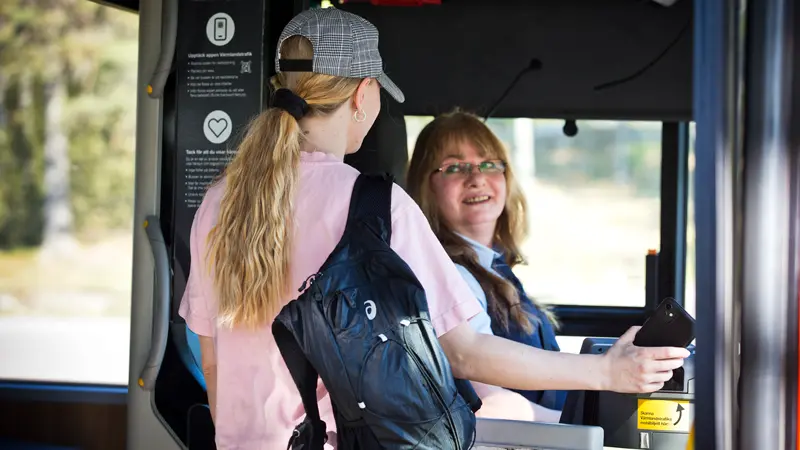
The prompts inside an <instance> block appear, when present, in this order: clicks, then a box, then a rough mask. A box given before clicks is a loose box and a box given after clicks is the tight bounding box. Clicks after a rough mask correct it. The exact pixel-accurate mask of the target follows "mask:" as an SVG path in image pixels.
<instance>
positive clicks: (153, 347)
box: [139, 216, 170, 391]
mask: <svg viewBox="0 0 800 450" xmlns="http://www.w3.org/2000/svg"><path fill="white" fill-rule="evenodd" d="M144 229H145V232H146V233H147V240H148V242H150V248H151V249H152V250H153V259H154V260H155V265H156V286H158V290H157V291H156V292H155V295H154V297H153V331H152V337H151V340H150V350H149V352H148V355H147V362H146V363H145V365H144V369H142V372H141V375H140V376H139V386H140V387H141V388H142V389H144V390H146V391H150V390H152V389H153V387H154V386H155V383H156V377H157V376H158V372H159V370H160V369H161V362H162V361H163V360H164V351H165V350H166V348H167V336H168V334H169V304H170V286H169V276H170V266H169V255H168V254H167V244H166V242H164V234H163V232H162V231H161V222H160V221H159V220H158V217H156V216H147V218H146V220H145V222H144Z"/></svg>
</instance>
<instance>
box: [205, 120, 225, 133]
mask: <svg viewBox="0 0 800 450" xmlns="http://www.w3.org/2000/svg"><path fill="white" fill-rule="evenodd" d="M227 128H228V121H227V120H225V119H211V120H209V121H208V129H209V130H211V132H212V133H214V136H216V137H220V136H221V135H222V133H223V132H224V131H225V130H226V129H227Z"/></svg>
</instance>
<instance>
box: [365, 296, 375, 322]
mask: <svg viewBox="0 0 800 450" xmlns="http://www.w3.org/2000/svg"><path fill="white" fill-rule="evenodd" d="M364 306H366V307H367V319H369V320H372V319H374V318H375V314H377V313H378V311H377V310H376V309H375V308H376V306H375V302H373V301H372V300H367V301H365V302H364Z"/></svg>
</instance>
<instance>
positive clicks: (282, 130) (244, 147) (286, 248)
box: [207, 36, 362, 328]
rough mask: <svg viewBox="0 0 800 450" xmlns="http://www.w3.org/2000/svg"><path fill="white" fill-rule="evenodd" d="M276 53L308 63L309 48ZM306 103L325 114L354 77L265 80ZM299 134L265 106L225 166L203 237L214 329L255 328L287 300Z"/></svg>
mask: <svg viewBox="0 0 800 450" xmlns="http://www.w3.org/2000/svg"><path fill="white" fill-rule="evenodd" d="M281 55H284V57H285V58H289V59H310V58H311V57H312V56H313V49H312V46H311V43H310V42H309V41H308V40H307V39H306V38H303V37H301V36H293V37H290V38H288V39H286V40H285V41H284V43H283V45H282V47H281ZM270 81H271V83H272V85H273V86H274V87H275V88H287V89H290V90H292V91H293V92H294V93H295V94H297V95H298V96H300V97H302V98H303V99H305V101H306V102H307V103H308V105H309V107H310V109H309V113H308V116H321V115H326V114H330V113H332V112H333V111H335V110H336V109H338V108H339V107H340V106H342V105H343V104H344V103H345V102H347V101H348V100H349V99H350V98H351V97H352V96H353V94H354V93H355V92H356V89H357V88H358V85H359V83H360V82H361V81H362V80H361V79H357V78H341V77H333V76H329V75H323V74H317V73H311V72H283V73H279V74H278V75H276V76H274V77H273V78H272V79H271V80H270ZM302 139H303V133H302V131H301V129H300V125H299V123H298V121H297V120H296V119H295V118H294V117H293V116H292V115H291V114H289V113H288V112H286V111H284V110H282V109H278V108H270V109H267V110H265V111H263V112H262V113H261V114H260V115H259V116H257V117H256V118H255V119H253V121H252V122H251V123H250V124H249V126H248V130H247V132H246V134H245V136H244V138H243V139H242V142H241V144H239V147H238V149H237V152H236V156H235V157H234V158H233V159H232V160H231V162H230V164H229V165H228V166H227V167H226V169H225V178H226V184H225V192H224V194H223V196H222V200H221V204H220V211H219V218H218V222H217V224H216V226H215V227H214V228H213V229H212V230H211V232H210V233H209V236H208V255H207V257H208V261H209V264H208V267H209V270H211V271H212V272H213V277H214V286H215V289H216V293H217V295H218V296H219V312H218V320H219V325H220V326H228V327H233V326H239V325H242V326H244V327H248V328H254V327H257V326H260V325H263V324H265V323H268V322H269V321H270V320H272V319H273V318H274V317H275V315H276V314H277V313H278V312H279V311H280V308H281V307H282V306H283V305H282V302H283V300H284V299H285V298H287V296H289V295H290V286H289V280H290V276H291V274H290V270H289V268H290V264H289V258H290V257H291V255H292V237H293V233H294V220H293V216H292V213H293V210H294V204H293V202H294V198H295V193H296V191H297V181H298V180H297V179H298V166H299V163H300V144H301V140H302Z"/></svg>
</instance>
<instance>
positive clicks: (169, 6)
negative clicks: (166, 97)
mask: <svg viewBox="0 0 800 450" xmlns="http://www.w3.org/2000/svg"><path fill="white" fill-rule="evenodd" d="M161 1H162V3H161V53H160V54H159V55H158V62H157V63H156V68H155V69H154V70H153V75H152V76H151V77H150V82H149V83H148V84H147V95H149V96H150V98H161V96H162V95H163V94H164V85H166V84H167V78H169V73H170V71H172V60H173V58H174V56H175V42H176V40H177V39H178V0H161Z"/></svg>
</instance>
